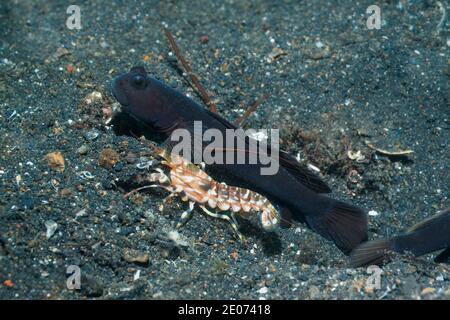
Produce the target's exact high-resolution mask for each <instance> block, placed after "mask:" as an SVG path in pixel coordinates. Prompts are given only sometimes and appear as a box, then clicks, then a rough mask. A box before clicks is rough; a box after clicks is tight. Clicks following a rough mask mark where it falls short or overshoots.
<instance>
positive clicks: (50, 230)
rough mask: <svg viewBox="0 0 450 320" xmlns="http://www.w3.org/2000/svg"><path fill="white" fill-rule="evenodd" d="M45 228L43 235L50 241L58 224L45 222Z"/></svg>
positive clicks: (50, 221)
mask: <svg viewBox="0 0 450 320" xmlns="http://www.w3.org/2000/svg"><path fill="white" fill-rule="evenodd" d="M45 228H46V229H47V231H46V233H45V235H46V237H47V239H50V238H51V237H52V236H53V235H54V234H55V232H56V229H58V224H57V223H56V222H55V221H53V220H47V221H45Z"/></svg>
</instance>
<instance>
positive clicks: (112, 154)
mask: <svg viewBox="0 0 450 320" xmlns="http://www.w3.org/2000/svg"><path fill="white" fill-rule="evenodd" d="M117 162H119V154H118V153H117V152H116V151H114V150H113V149H111V148H106V149H103V150H102V152H101V153H100V157H99V158H98V164H99V165H100V166H102V167H103V168H107V169H111V168H112V167H113V166H114V165H115V164H116V163H117Z"/></svg>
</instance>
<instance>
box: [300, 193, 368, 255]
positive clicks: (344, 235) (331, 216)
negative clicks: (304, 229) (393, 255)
mask: <svg viewBox="0 0 450 320" xmlns="http://www.w3.org/2000/svg"><path fill="white" fill-rule="evenodd" d="M305 219H306V222H307V224H308V225H309V227H310V228H311V229H313V230H314V231H316V232H317V233H319V234H320V235H321V236H323V237H325V238H326V239H328V240H331V241H333V242H334V243H335V244H336V246H337V247H338V248H339V249H340V250H341V251H342V252H344V253H345V254H347V255H348V254H349V253H350V252H351V251H352V250H353V249H354V248H355V247H357V246H358V245H359V244H360V243H361V242H364V241H366V240H367V214H366V213H365V212H364V211H363V210H362V209H360V208H357V207H355V206H352V205H349V204H347V203H344V202H341V201H332V206H330V207H329V209H328V210H327V211H325V212H319V213H317V214H315V215H305Z"/></svg>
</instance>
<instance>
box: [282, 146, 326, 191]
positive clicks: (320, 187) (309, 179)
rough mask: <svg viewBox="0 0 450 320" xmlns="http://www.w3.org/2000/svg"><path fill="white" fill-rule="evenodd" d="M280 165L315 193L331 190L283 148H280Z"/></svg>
mask: <svg viewBox="0 0 450 320" xmlns="http://www.w3.org/2000/svg"><path fill="white" fill-rule="evenodd" d="M280 165H281V166H282V167H283V168H284V169H286V170H287V171H288V172H289V173H290V174H291V175H293V176H294V178H296V179H297V180H299V181H300V182H301V183H302V184H303V185H304V186H305V187H307V188H308V189H310V190H312V191H314V192H317V193H330V192H331V189H330V187H329V186H328V185H327V184H326V183H325V182H323V181H322V179H321V178H320V177H318V176H317V175H316V174H315V173H313V172H312V171H310V170H309V169H308V168H305V167H304V166H302V164H301V163H299V162H298V161H297V159H295V158H294V157H292V156H291V155H289V154H288V153H287V152H285V151H283V150H280Z"/></svg>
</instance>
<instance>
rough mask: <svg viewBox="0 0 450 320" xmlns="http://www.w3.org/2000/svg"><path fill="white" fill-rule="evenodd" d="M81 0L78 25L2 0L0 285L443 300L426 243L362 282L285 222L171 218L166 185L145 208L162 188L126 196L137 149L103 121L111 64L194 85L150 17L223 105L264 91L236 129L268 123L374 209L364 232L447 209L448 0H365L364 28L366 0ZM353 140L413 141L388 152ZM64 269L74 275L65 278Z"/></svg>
mask: <svg viewBox="0 0 450 320" xmlns="http://www.w3.org/2000/svg"><path fill="white" fill-rule="evenodd" d="M77 3H78V4H79V5H80V7H81V24H82V29H81V30H69V29H68V28H67V27H66V24H65V20H66V18H67V14H66V8H67V6H68V5H69V3H68V2H67V1H2V2H1V5H0V30H1V31H0V32H1V47H0V71H1V77H0V97H1V99H0V104H1V108H0V123H1V125H0V145H1V152H0V181H1V185H0V282H1V284H0V298H4V299H11V298H19V299H26V298H48V299H60V298H63V299H82V298H86V297H92V298H94V297H95V298H100V299H111V298H123V299H135V298H146V299H174V298H182V299H184V298H188V299H202V298H210V299H211V298H212V299H216V298H224V299H243V298H250V299H380V298H383V299H403V298H407V299H409V298H413V299H416V298H418V299H449V298H450V273H449V266H448V265H445V264H436V263H434V262H433V255H428V256H425V257H421V258H417V259H416V258H411V257H404V256H403V257H397V258H395V259H394V262H392V263H390V264H388V265H387V266H385V267H383V273H382V274H381V287H380V289H375V290H371V289H370V288H368V287H367V286H366V280H367V279H368V277H369V274H368V273H367V272H366V269H365V268H360V269H351V268H349V267H348V262H347V257H346V256H344V255H343V254H341V253H340V252H339V251H338V250H337V249H336V248H335V247H334V246H333V245H332V244H331V243H329V242H328V241H326V240H324V239H323V238H321V237H319V236H318V235H316V234H314V233H313V232H311V231H310V230H308V229H307V228H306V227H305V226H304V225H301V224H298V225H295V226H294V227H293V228H291V229H288V230H282V231H280V232H279V233H278V239H273V238H270V237H268V236H266V235H261V234H260V233H258V229H256V228H252V227H251V226H249V225H248V224H243V225H244V226H243V232H244V234H246V236H247V238H248V246H247V247H243V246H242V245H241V244H240V243H239V242H237V241H236V240H235V238H234V237H233V235H232V233H231V231H230V228H229V226H227V225H226V224H224V223H223V222H222V221H216V220H213V219H210V218H207V217H205V216H204V215H203V214H201V213H200V211H198V210H197V211H195V215H194V218H193V219H192V220H191V221H190V222H189V223H188V224H187V225H186V227H185V228H183V229H181V230H179V231H178V233H176V232H174V224H175V221H176V219H177V217H178V216H179V214H180V212H181V211H183V210H184V208H185V205H184V204H182V203H181V202H180V201H178V200H175V201H173V202H172V203H171V204H170V205H168V206H167V207H166V209H165V210H164V212H162V213H161V212H160V211H159V210H158V207H159V205H160V203H161V201H162V199H163V198H164V196H165V195H166V194H165V193H164V192H159V191H158V192H157V191H154V192H144V193H141V194H140V195H138V196H136V197H133V198H132V199H131V200H124V199H123V195H124V192H125V190H124V188H125V189H126V187H125V186H127V185H128V184H129V181H130V180H131V179H132V177H133V176H135V175H136V174H143V173H145V170H142V169H138V168H137V166H136V165H137V164H138V163H140V162H142V161H144V160H145V159H140V157H143V156H147V157H150V156H149V154H150V153H149V152H148V150H146V148H144V147H143V146H142V145H140V144H139V142H138V141H136V139H134V138H132V137H128V136H117V135H115V134H114V132H113V131H112V130H111V129H108V127H107V126H105V124H104V116H107V115H108V112H109V110H110V109H111V108H112V109H115V108H117V107H118V105H117V103H116V102H115V100H114V99H113V98H112V97H111V94H110V93H109V85H110V82H111V79H112V78H113V77H114V76H115V75H117V74H118V73H121V72H124V71H126V70H128V69H129V68H130V67H131V66H133V65H136V64H141V65H144V66H145V67H146V68H147V70H149V71H150V72H151V73H153V74H154V75H156V76H158V77H159V78H161V79H162V80H164V81H165V82H166V83H168V84H170V85H173V86H175V87H177V88H178V89H179V90H181V91H182V92H185V93H187V94H189V95H190V96H193V98H194V99H197V100H198V97H197V96H196V95H195V93H194V92H193V90H192V89H191V88H190V87H189V85H188V82H187V81H186V78H185V77H183V75H182V74H181V73H180V72H179V70H178V69H177V67H176V65H175V64H174V59H173V57H170V56H169V55H168V53H169V49H168V45H167V42H166V40H165V37H164V35H163V33H162V31H161V24H162V23H164V24H166V25H167V26H168V27H169V28H170V30H171V31H172V32H173V33H174V35H175V37H176V39H177V41H178V43H179V45H180V46H181V47H182V48H183V51H184V53H185V55H186V56H187V57H188V59H189V60H190V61H191V62H192V66H193V68H194V70H195V71H196V72H197V74H198V75H199V76H200V78H201V79H202V82H203V83H204V84H205V85H206V87H207V88H208V90H209V91H211V92H212V93H213V96H214V97H215V98H216V99H217V101H218V106H219V109H220V113H221V114H222V115H224V116H225V117H227V118H228V119H231V120H233V119H236V118H237V117H238V116H240V115H241V114H242V113H243V110H245V107H246V106H247V105H249V104H251V102H252V101H253V100H254V99H256V98H257V97H259V96H261V95H262V94H263V93H269V94H270V98H269V99H268V100H267V101H266V102H265V103H264V104H263V105H261V107H260V109H259V110H258V111H257V112H256V114H254V115H253V116H252V117H250V119H249V120H248V121H247V122H246V124H245V127H246V128H272V127H273V128H280V129H281V135H282V139H283V146H284V147H285V149H287V150H288V151H289V152H290V153H292V154H294V155H297V154H298V155H299V159H300V160H301V161H303V162H305V163H310V164H313V165H314V166H316V167H318V168H319V169H320V170H321V174H322V176H323V178H324V180H325V181H327V182H328V183H329V184H330V186H331V187H332V188H333V197H336V198H339V199H343V200H346V201H349V202H352V203H354V204H355V205H358V206H361V207H362V208H364V209H365V210H367V211H375V212H376V213H378V214H377V215H371V216H370V217H369V219H370V237H371V238H378V237H384V236H388V235H393V234H395V233H398V232H399V231H400V230H402V229H405V228H407V227H409V226H411V225H413V224H414V223H416V222H418V221H420V220H422V219H423V218H425V217H428V216H430V215H432V214H434V213H435V212H436V211H438V210H440V209H443V208H444V207H448V206H449V205H450V200H449V189H448V186H449V185H450V174H449V172H450V166H449V156H450V151H449V147H450V130H449V129H450V109H449V105H448V87H447V83H448V76H449V74H450V71H449V65H448V59H449V55H448V53H449V52H448V50H449V43H448V36H449V34H448V22H447V21H448V12H449V8H448V7H444V6H445V1H442V2H439V1H414V2H412V1H411V2H410V4H408V2H407V1H379V3H378V4H379V6H380V7H381V14H382V19H383V23H382V26H381V29H380V30H368V29H367V27H366V17H367V15H365V11H366V8H367V7H368V6H369V5H371V4H373V1H359V2H355V1H340V2H339V4H337V2H334V1H299V2H297V1H285V2H281V1H267V2H261V3H258V4H256V3H252V2H247V1H242V2H241V1H217V2H215V3H212V2H211V1H194V2H191V1H183V2H179V3H178V2H176V1H170V2H164V4H158V2H145V3H144V2H143V1H126V2H125V1H117V2H114V3H110V1H78V2H77ZM125 4H126V5H125ZM444 11H446V14H445V15H446V17H447V18H446V20H444V21H443V22H442V23H440V21H441V19H442V17H443V15H444ZM204 35H207V36H208V39H209V41H208V42H207V43H202V42H201V41H200V40H199V39H200V37H201V36H204ZM274 48H280V49H281V50H282V51H283V52H285V53H286V55H281V56H276V55H275V53H280V52H281V51H279V50H278V49H275V51H274ZM145 56H146V57H145ZM94 91H96V92H99V93H101V96H99V95H98V94H97V95H96V94H94V95H91V96H90V97H91V98H92V99H91V100H92V101H87V100H86V96H88V95H89V94H92V92H94ZM105 113H106V114H105ZM366 141H370V142H371V143H372V144H373V145H375V146H376V147H379V148H382V149H387V150H399V149H400V150H402V149H403V150H405V149H411V150H413V151H414V153H413V154H412V155H410V156H408V158H406V159H405V158H401V159H396V158H389V157H386V156H383V155H381V154H379V153H375V151H374V150H372V149H370V148H369V147H368V146H367V144H366ZM107 148H110V149H113V150H114V151H115V152H117V154H118V156H119V159H118V160H119V162H118V163H116V164H115V165H114V166H113V167H112V168H111V169H108V168H107V167H108V160H110V161H113V160H114V159H112V160H111V155H110V157H109V158H107V159H106V161H104V162H102V165H103V166H100V165H99V157H100V154H101V152H102V151H103V150H104V149H107ZM348 151H351V153H350V155H351V156H352V158H358V159H359V161H357V159H354V160H352V159H350V158H349V153H348ZM358 151H360V153H361V155H358V156H356V157H354V154H355V153H357V152H358ZM51 152H61V155H62V157H63V158H64V160H65V168H64V171H63V172H58V171H57V170H55V169H58V167H54V168H53V169H52V168H51V167H50V166H49V162H48V156H47V157H46V155H48V154H49V153H51ZM113 157H114V154H113ZM362 157H364V158H362ZM56 160H58V159H56ZM86 171H87V172H89V173H90V174H91V175H89V174H86V173H85V172H86ZM52 226H56V227H57V228H56V230H55V232H54V234H52V232H51V231H52V230H51V228H52ZM47 230H48V231H49V234H48V235H49V236H51V237H50V238H47V235H46V233H47ZM69 265H77V266H80V268H81V273H82V290H81V291H73V290H69V289H67V287H66V268H67V266H69Z"/></svg>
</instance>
